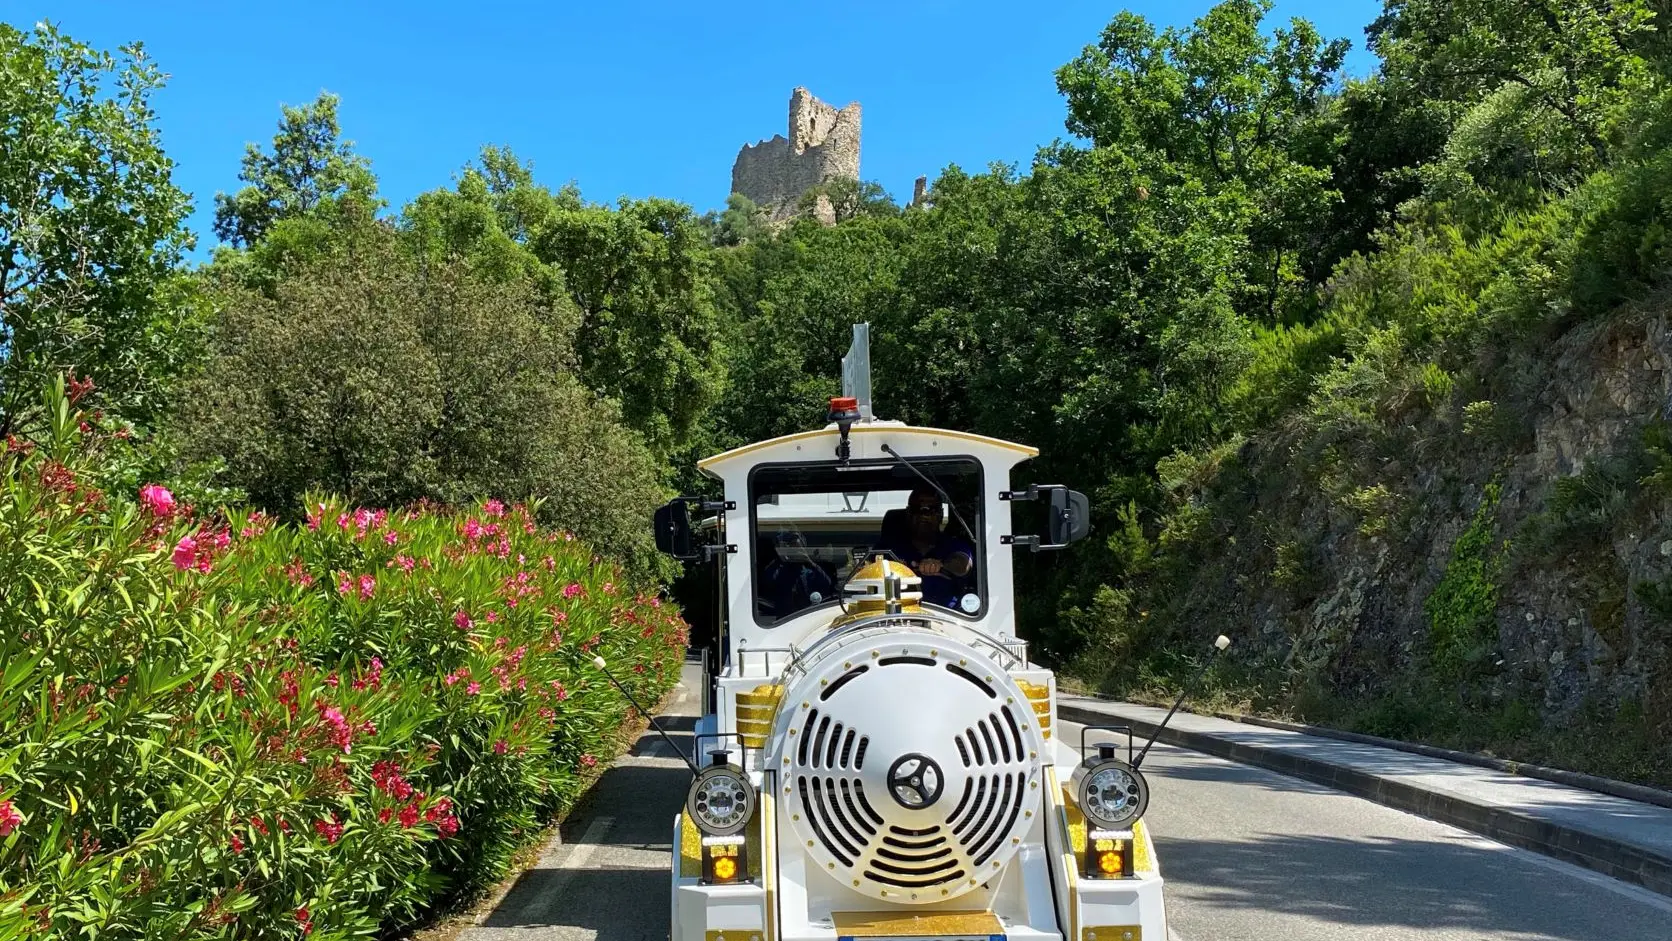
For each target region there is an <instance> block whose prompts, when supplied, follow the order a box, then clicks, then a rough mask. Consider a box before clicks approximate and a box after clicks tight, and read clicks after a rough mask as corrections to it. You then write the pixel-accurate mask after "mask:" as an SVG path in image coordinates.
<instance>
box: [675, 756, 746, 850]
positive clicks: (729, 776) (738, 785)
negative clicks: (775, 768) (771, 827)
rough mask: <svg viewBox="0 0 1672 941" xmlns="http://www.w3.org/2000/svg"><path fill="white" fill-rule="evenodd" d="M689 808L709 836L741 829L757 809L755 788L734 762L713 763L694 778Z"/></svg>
mask: <svg viewBox="0 0 1672 941" xmlns="http://www.w3.org/2000/svg"><path fill="white" fill-rule="evenodd" d="M685 812H686V813H688V814H690V815H691V820H692V821H693V822H695V823H696V825H697V829H698V830H701V831H702V832H703V833H706V834H708V835H709V836H731V835H732V834H734V833H737V832H739V831H741V830H742V829H743V827H744V825H745V824H747V823H748V822H749V818H750V816H752V815H753V814H754V812H755V788H754V785H752V784H750V783H749V780H748V779H747V778H745V777H744V776H743V772H742V771H740V770H738V769H737V768H736V767H735V766H732V765H721V764H716V765H710V766H709V767H707V768H704V769H703V770H702V773H701V774H699V775H697V778H696V780H695V781H692V782H691V791H690V793H689V794H687V795H686V797H685Z"/></svg>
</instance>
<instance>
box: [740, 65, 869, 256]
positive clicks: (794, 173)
mask: <svg viewBox="0 0 1672 941" xmlns="http://www.w3.org/2000/svg"><path fill="white" fill-rule="evenodd" d="M838 179H844V180H852V181H853V182H855V183H858V182H859V102H857V101H855V102H852V103H850V104H849V105H848V106H847V107H846V108H842V109H840V110H838V109H836V108H834V107H832V106H830V105H827V104H825V103H824V102H822V101H820V100H818V99H817V98H814V97H813V95H812V93H811V92H809V91H807V89H805V88H797V89H795V91H793V92H791V93H790V136H789V139H788V140H786V139H785V138H784V136H783V135H782V134H778V135H774V136H773V138H772V139H771V140H765V141H761V142H760V143H758V144H745V145H743V149H742V150H741V151H739V152H738V155H737V161H736V162H735V163H733V164H732V186H731V188H732V192H734V193H741V194H743V195H744V196H746V197H748V198H749V200H750V201H751V202H753V203H754V204H755V205H757V206H759V207H761V208H762V209H763V210H765V211H766V213H767V214H768V216H769V217H770V218H771V219H772V221H774V222H782V221H784V220H787V219H789V218H792V217H793V216H795V214H796V212H797V206H798V204H799V203H800V202H801V197H802V196H803V195H805V194H806V192H807V191H808V190H810V189H812V188H814V187H816V186H819V185H821V184H824V183H827V182H829V181H831V180H838ZM814 214H815V215H816V216H817V217H818V218H819V220H820V221H822V222H825V223H827V224H828V223H832V222H834V221H835V220H836V214H835V210H834V209H833V208H832V207H831V205H830V201H829V200H828V199H825V198H824V197H823V196H820V197H819V199H818V205H817V207H816V208H815V209H814Z"/></svg>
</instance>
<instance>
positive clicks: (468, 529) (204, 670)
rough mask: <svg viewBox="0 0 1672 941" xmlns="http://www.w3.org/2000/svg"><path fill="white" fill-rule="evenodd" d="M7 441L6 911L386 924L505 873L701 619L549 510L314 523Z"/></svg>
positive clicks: (151, 933) (176, 934) (73, 420)
mask: <svg viewBox="0 0 1672 941" xmlns="http://www.w3.org/2000/svg"><path fill="white" fill-rule="evenodd" d="M49 412H50V413H51V414H53V415H54V416H55V421H54V428H53V433H52V435H51V437H50V438H49V439H47V440H45V441H43V443H42V444H41V445H40V446H39V447H31V446H29V445H26V444H18V443H16V442H9V443H8V445H7V448H6V451H5V452H4V456H3V457H0V586H4V587H3V588H0V728H3V729H5V730H6V740H5V742H4V743H3V744H0V937H6V938H11V937H18V936H21V935H25V934H29V933H32V932H34V933H44V934H45V935H47V936H52V937H80V936H88V937H92V936H97V937H99V938H108V939H123V938H135V939H137V938H163V937H167V938H188V937H189V938H211V937H219V938H233V937H237V938H300V937H302V936H304V935H308V936H310V937H312V938H315V939H325V938H331V939H338V938H350V937H364V936H366V935H368V934H370V933H373V932H375V931H377V930H378V929H379V928H380V927H381V928H383V929H396V928H399V927H400V926H403V925H407V924H410V923H412V922H413V921H414V920H416V919H418V918H420V917H422V915H423V914H424V913H425V912H426V911H429V910H432V909H433V907H434V906H436V905H438V904H440V903H442V902H444V901H446V900H447V899H449V898H454V897H458V896H460V895H461V894H469V893H472V892H474V891H476V890H479V889H481V888H482V887H483V886H485V885H487V884H489V883H490V881H491V880H493V879H495V878H496V877H497V876H499V875H501V874H502V873H503V872H504V869H505V866H506V863H507V861H508V859H509V857H510V856H511V854H512V852H513V851H514V850H515V849H517V848H518V847H519V846H521V845H523V844H525V843H526V842H527V841H528V840H529V839H530V838H531V837H532V836H534V835H535V833H536V832H537V829H538V828H539V827H540V826H541V824H542V821H543V820H544V819H546V818H548V817H549V815H550V813H551V812H552V811H553V810H555V809H558V808H561V807H563V806H565V805H566V804H568V803H569V802H570V801H572V800H573V799H574V797H575V796H576V795H577V793H578V790H579V788H580V786H581V782H582V781H583V778H584V776H585V775H586V774H587V769H588V768H589V767H591V766H593V765H596V764H597V763H598V762H600V761H603V760H606V759H607V758H608V757H610V756H609V752H608V750H609V749H610V748H611V747H612V746H611V744H610V742H611V741H612V739H613V736H614V734H615V732H616V730H617V729H618V728H619V727H620V723H621V722H622V721H623V719H624V718H625V717H626V710H627V707H626V706H625V704H624V701H623V700H622V699H621V697H620V696H619V694H618V693H617V692H616V691H614V690H613V688H612V687H610V686H609V685H608V682H607V679H606V678H605V677H604V676H602V675H600V672H599V671H598V670H597V669H596V668H595V667H594V666H593V665H592V664H591V657H592V656H594V655H597V656H602V657H604V658H606V660H607V661H608V662H609V663H610V664H611V666H612V670H613V672H614V673H615V674H616V676H617V677H618V678H620V679H621V680H622V681H623V682H624V683H626V684H627V685H628V687H629V689H632V690H634V695H635V696H636V697H638V698H639V700H640V701H641V702H654V701H656V700H657V699H658V698H659V696H660V694H662V693H663V692H664V691H666V690H667V689H668V688H669V687H670V686H671V684H672V683H673V681H674V680H675V678H676V677H677V672H678V670H679V665H680V663H681V662H682V660H683V655H682V654H683V644H684V631H685V629H684V625H683V622H682V621H681V620H680V618H679V616H678V615H677V613H676V612H675V611H674V610H673V609H672V608H671V607H665V606H662V605H661V604H660V602H659V601H658V600H657V599H655V598H651V597H647V596H646V595H645V594H642V593H640V592H639V590H638V589H637V588H636V586H634V585H633V584H631V583H630V582H629V581H628V580H627V579H626V577H624V575H623V573H622V571H621V570H620V569H619V567H617V566H615V565H614V564H611V563H608V562H602V561H598V560H597V559H595V557H594V556H593V550H592V549H591V547H589V546H587V545H586V544H585V543H583V542H581V541H579V540H576V539H574V538H573V537H572V536H570V535H568V534H564V533H558V532H553V531H546V530H542V529H540V528H539V527H537V526H536V525H535V523H534V519H533V515H532V513H531V511H530V509H529V508H526V507H522V506H513V507H504V506H501V505H500V504H498V503H494V502H487V503H484V504H481V505H478V506H475V507H472V508H470V509H469V510H468V511H462V510H461V511H456V512H455V511H448V510H444V509H440V508H437V507H434V506H415V507H412V508H409V509H404V510H398V511H394V512H388V511H383V510H377V511H371V510H367V509H359V508H354V507H352V506H349V505H347V504H345V503H343V502H341V501H338V500H334V499H326V498H312V499H311V500H310V507H311V511H310V513H309V515H308V518H307V521H306V522H305V523H302V524H300V525H285V524H279V523H275V522H274V521H273V520H272V519H271V518H269V517H267V516H266V515H264V514H263V513H261V512H260V511H251V510H246V509H231V510H227V511H222V512H205V511H204V510H202V509H201V508H194V507H190V506H187V505H184V503H183V502H181V501H177V500H175V499H174V498H173V497H172V495H171V494H170V493H169V492H168V491H167V490H165V489H162V488H159V487H155V486H154V485H153V486H148V487H147V488H145V490H144V491H143V492H142V493H141V494H139V499H138V501H137V502H136V501H135V500H134V499H132V498H131V497H126V496H118V495H116V494H112V493H107V492H102V491H101V490H100V489H99V487H98V481H99V477H100V471H101V469H102V467H103V466H104V465H105V464H106V463H108V462H110V460H111V459H110V457H109V456H108V455H103V454H99V453H97V452H99V451H102V450H105V449H107V448H110V447H113V446H114V444H115V443H114V442H111V441H109V440H107V439H104V438H102V437H101V436H99V435H97V434H96V433H94V434H85V433H83V432H81V431H79V430H78V429H77V421H78V416H76V415H75V414H73V413H72V412H71V411H70V410H69V408H68V405H67V402H65V401H64V400H63V398H62V397H61V396H60V398H59V401H58V403H57V405H56V406H55V408H53V409H49Z"/></svg>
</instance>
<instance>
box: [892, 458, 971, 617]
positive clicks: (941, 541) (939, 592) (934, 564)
mask: <svg viewBox="0 0 1672 941" xmlns="http://www.w3.org/2000/svg"><path fill="white" fill-rule="evenodd" d="M942 506H943V505H942V503H941V498H940V494H938V493H936V492H935V491H934V490H933V489H931V488H928V487H919V488H918V489H916V490H913V491H912V492H911V496H910V497H908V498H907V500H906V514H907V516H908V519H909V522H910V525H909V526H908V528H907V531H906V533H905V535H903V536H902V537H900V538H897V539H894V540H891V541H890V542H889V543H887V544H884V545H883V546H882V548H884V549H887V550H889V551H890V552H893V553H894V555H895V556H896V557H897V558H899V560H900V561H901V562H904V563H906V564H907V565H909V566H911V569H912V571H914V572H916V573H917V574H918V576H919V577H921V578H922V579H923V600H924V601H925V602H927V603H929V604H936V605H940V606H941V607H943V608H952V607H956V606H957V603H958V599H959V598H960V597H961V596H963V595H964V594H966V593H968V592H971V591H974V590H975V547H974V546H973V545H971V544H970V543H969V541H968V540H966V539H963V538H960V537H958V536H955V535H953V534H951V533H944V532H942V531H941V516H942V515H943V511H942Z"/></svg>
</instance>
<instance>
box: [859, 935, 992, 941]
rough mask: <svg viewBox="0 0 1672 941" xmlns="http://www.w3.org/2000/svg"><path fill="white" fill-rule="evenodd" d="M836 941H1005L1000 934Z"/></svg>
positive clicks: (899, 936) (872, 937)
mask: <svg viewBox="0 0 1672 941" xmlns="http://www.w3.org/2000/svg"><path fill="white" fill-rule="evenodd" d="M836 941H1006V939H1005V936H1004V935H1002V934H899V935H848V934H845V935H838V936H837V939H836Z"/></svg>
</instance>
